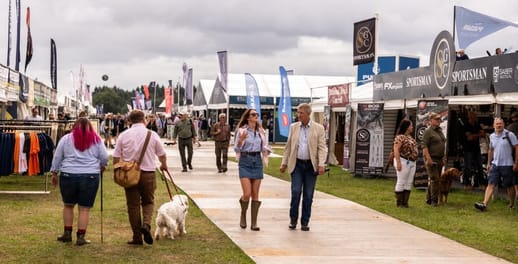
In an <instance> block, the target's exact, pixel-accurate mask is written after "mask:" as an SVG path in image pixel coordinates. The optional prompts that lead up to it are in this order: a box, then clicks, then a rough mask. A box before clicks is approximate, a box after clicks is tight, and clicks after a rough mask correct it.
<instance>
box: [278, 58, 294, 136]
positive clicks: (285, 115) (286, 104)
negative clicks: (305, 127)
mask: <svg viewBox="0 0 518 264" xmlns="http://www.w3.org/2000/svg"><path fill="white" fill-rule="evenodd" d="M279 72H280V75H281V98H280V102H279V109H278V110H277V112H278V113H279V118H277V120H279V133H280V134H281V136H285V137H287V136H288V134H289V133H290V125H291V122H292V118H291V96H290V84H289V82H288V74H287V73H286V69H284V67H283V66H280V67H279Z"/></svg>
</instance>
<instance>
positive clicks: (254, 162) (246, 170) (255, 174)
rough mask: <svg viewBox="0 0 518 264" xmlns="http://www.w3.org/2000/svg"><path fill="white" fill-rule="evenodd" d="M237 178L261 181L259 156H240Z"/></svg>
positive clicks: (261, 170) (260, 160)
mask: <svg viewBox="0 0 518 264" xmlns="http://www.w3.org/2000/svg"><path fill="white" fill-rule="evenodd" d="M239 178H250V179H262V178H263V160H262V158H261V155H260V154H259V155H254V156H252V155H241V156H240V157H239Z"/></svg>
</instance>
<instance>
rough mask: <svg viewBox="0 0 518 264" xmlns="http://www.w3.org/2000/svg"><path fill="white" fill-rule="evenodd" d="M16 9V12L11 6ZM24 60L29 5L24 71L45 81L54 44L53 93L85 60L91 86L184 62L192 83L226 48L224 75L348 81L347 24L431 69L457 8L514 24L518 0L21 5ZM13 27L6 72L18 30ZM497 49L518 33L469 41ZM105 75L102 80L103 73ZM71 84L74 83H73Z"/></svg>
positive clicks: (2, 44) (0, 34)
mask: <svg viewBox="0 0 518 264" xmlns="http://www.w3.org/2000/svg"><path fill="white" fill-rule="evenodd" d="M11 1H12V5H13V11H12V12H13V14H14V12H15V11H14V2H15V0H11ZM21 2H22V27H21V58H22V59H21V63H20V69H22V71H23V65H24V62H25V49H26V38H27V37H26V36H27V27H26V26H25V22H24V21H25V13H26V12H25V10H26V7H27V6H30V8H31V31H32V38H33V43H34V56H33V59H32V62H31V63H30V65H29V67H28V69H27V74H28V75H29V76H30V77H32V78H37V79H38V80H40V81H43V82H44V83H46V84H48V85H50V71H49V64H50V38H53V39H54V40H55V41H56V45H57V49H58V89H59V90H61V91H62V92H63V91H65V92H66V91H69V90H71V87H72V80H71V77H70V72H73V73H74V75H75V76H77V74H78V72H79V65H80V64H83V65H84V68H85V71H86V76H87V79H88V83H89V84H91V85H92V86H100V85H109V86H113V85H116V86H118V87H121V88H123V89H134V88H135V87H137V86H139V85H141V84H144V83H148V82H149V81H152V80H156V81H158V83H159V84H163V85H166V84H167V80H173V82H176V81H178V80H179V79H180V75H181V67H182V63H183V62H186V63H187V64H188V65H189V67H192V68H193V77H194V83H195V84H197V83H198V80H199V79H215V78H216V76H217V74H218V71H219V66H218V60H217V55H216V52H217V51H220V50H227V51H228V52H229V57H228V66H229V72H230V73H244V72H251V73H262V74H278V68H279V66H280V65H283V66H285V67H286V69H293V70H294V72H295V74H304V75H337V76H354V75H355V67H353V65H352V50H353V48H352V41H353V33H352V31H353V23H354V22H358V21H361V20H364V19H368V18H371V17H373V16H374V15H375V14H376V13H377V14H378V17H379V24H378V25H379V27H378V32H379V36H378V54H380V55H395V54H401V55H412V56H419V57H420V58H421V65H422V66H426V65H428V60H429V54H430V49H431V46H432V44H433V41H434V39H435V37H436V36H437V34H438V33H439V32H440V31H442V30H449V31H450V32H451V31H452V28H453V6H454V5H459V6H463V7H465V8H468V9H471V10H473V11H477V12H481V13H484V14H487V15H490V16H495V17H499V18H501V19H504V20H509V21H515V22H516V21H518V1H515V0H507V1H504V0H496V1H495V0H493V1H487V0H471V1H451V0H433V1H431V0H413V1H411V0H408V1H403V0H396V1H394V0H390V1H386V0H375V1H373V0H370V1H369V0H363V1H356V0H355V1H348V0H320V1H315V0H261V1H245V0H241V1H238V0H222V1H215V0H184V1H178V0H145V1H130V0H74V1H70V0H47V1H41V0H22V1H21ZM7 10H8V0H1V1H0V25H1V27H0V63H2V64H4V65H5V64H6V62H7V35H8V34H7V24H8V23H7V21H8V19H7V14H8V11H7ZM15 25H16V23H15V21H14V17H13V22H12V27H13V28H12V32H13V35H12V36H13V37H12V47H13V49H12V51H11V68H14V54H15V48H14V47H15V44H16V28H15ZM496 47H502V49H504V48H508V49H509V50H512V51H516V50H518V29H514V28H510V29H506V30H502V31H500V32H497V33H495V34H493V35H490V36H488V37H486V38H485V39H483V40H481V41H479V42H476V43H474V44H472V45H471V46H470V47H468V49H467V50H466V52H467V54H468V55H469V56H470V57H472V58H473V57H480V56H486V50H489V51H491V53H493V52H494V49H495V48H496ZM103 74H107V75H108V76H109V77H110V79H109V80H108V81H107V82H103V81H102V80H101V76H102V75H103ZM76 79H77V77H76Z"/></svg>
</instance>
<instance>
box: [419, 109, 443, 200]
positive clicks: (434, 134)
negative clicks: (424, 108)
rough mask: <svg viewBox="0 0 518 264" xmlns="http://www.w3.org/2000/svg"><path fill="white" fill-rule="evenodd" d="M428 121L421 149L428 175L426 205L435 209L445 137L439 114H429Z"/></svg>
mask: <svg viewBox="0 0 518 264" xmlns="http://www.w3.org/2000/svg"><path fill="white" fill-rule="evenodd" d="M428 120H429V122H430V123H429V126H428V128H427V129H426V130H425V131H424V134H423V140H422V142H421V147H422V149H423V158H424V160H425V168H426V173H427V174H428V189H427V193H426V203H428V204H431V205H432V206H434V207H435V206H437V202H438V200H439V176H440V175H441V170H442V167H443V166H444V165H445V164H446V156H445V154H446V137H445V136H444V134H443V132H442V129H441V127H440V125H441V121H442V119H441V115H440V114H437V113H434V112H430V114H429V115H428Z"/></svg>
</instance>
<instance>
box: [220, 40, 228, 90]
mask: <svg viewBox="0 0 518 264" xmlns="http://www.w3.org/2000/svg"><path fill="white" fill-rule="evenodd" d="M218 62H219V75H220V78H219V79H220V80H221V88H222V89H223V92H225V93H226V92H227V78H228V66H227V65H228V64H227V51H226V50H225V51H218Z"/></svg>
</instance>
